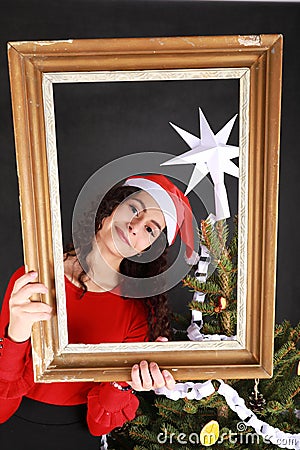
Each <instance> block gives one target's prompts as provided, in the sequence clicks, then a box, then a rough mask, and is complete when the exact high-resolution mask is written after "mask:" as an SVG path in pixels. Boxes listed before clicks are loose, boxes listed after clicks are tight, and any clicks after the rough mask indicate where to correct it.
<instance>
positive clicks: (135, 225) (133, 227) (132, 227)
mask: <svg viewBox="0 0 300 450" xmlns="http://www.w3.org/2000/svg"><path fill="white" fill-rule="evenodd" d="M141 226H142V222H141V221H139V220H138V219H136V218H134V219H132V221H131V222H129V224H128V229H129V232H130V233H132V234H134V235H136V233H137V232H138V231H139V229H140V227H141Z"/></svg>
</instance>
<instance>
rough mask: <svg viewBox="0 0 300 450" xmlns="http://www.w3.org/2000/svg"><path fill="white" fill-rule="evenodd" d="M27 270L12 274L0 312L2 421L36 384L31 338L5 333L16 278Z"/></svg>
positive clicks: (0, 413)
mask: <svg viewBox="0 0 300 450" xmlns="http://www.w3.org/2000/svg"><path fill="white" fill-rule="evenodd" d="M24 273H25V270H24V267H20V268H19V269H18V270H17V271H16V272H15V273H14V274H13V276H12V277H11V279H10V281H9V284H8V287H7V290H6V293H5V296H4V300H3V304H2V311H1V316H0V405H1V407H0V423H3V422H5V420H7V419H8V418H9V417H10V416H11V415H12V414H13V413H14V412H15V411H16V410H17V408H18V407H19V405H20V402H21V399H22V396H23V395H25V394H26V393H27V392H28V391H29V389H30V388H31V387H32V385H33V372H32V360H31V346H30V340H28V341H26V342H22V343H16V342H13V341H11V340H10V339H9V338H8V337H7V335H6V332H7V326H8V323H9V299H10V296H11V292H12V290H13V287H14V284H15V281H16V280H17V279H18V278H19V277H20V276H22V275H24Z"/></svg>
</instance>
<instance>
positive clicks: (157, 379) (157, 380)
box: [149, 362, 165, 389]
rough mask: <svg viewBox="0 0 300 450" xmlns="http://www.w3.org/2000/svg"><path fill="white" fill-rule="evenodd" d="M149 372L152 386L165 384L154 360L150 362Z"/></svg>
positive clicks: (156, 386)
mask: <svg viewBox="0 0 300 450" xmlns="http://www.w3.org/2000/svg"><path fill="white" fill-rule="evenodd" d="M149 367H150V372H151V376H152V379H153V385H154V386H153V388H154V389H156V388H161V387H163V386H164V385H165V379H164V377H163V375H162V373H161V371H160V369H159V367H158V365H157V364H156V363H155V362H151V363H150V365H149Z"/></svg>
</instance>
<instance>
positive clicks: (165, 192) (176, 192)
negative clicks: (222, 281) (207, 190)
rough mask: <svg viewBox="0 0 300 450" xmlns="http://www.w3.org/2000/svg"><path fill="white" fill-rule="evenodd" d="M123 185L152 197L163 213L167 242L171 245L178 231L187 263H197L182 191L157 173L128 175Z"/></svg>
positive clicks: (188, 210)
mask: <svg viewBox="0 0 300 450" xmlns="http://www.w3.org/2000/svg"><path fill="white" fill-rule="evenodd" d="M124 186H135V187H137V188H140V189H142V190H143V191H146V192H148V194H150V195H151V196H152V197H153V198H154V200H155V201H156V202H157V203H158V205H159V207H160V209H161V210H162V212H163V214H164V218H165V221H166V226H167V240H168V244H169V245H172V244H173V243H174V242H175V239H176V236H177V234H178V233H179V235H180V237H181V239H182V241H183V242H184V243H185V245H186V251H185V260H186V262H187V264H190V265H194V264H197V262H198V261H199V255H198V253H197V252H195V250H194V230H193V213H192V208H191V205H190V202H189V200H188V198H187V197H186V196H185V195H184V194H183V192H181V190H180V189H178V187H177V186H175V184H173V183H172V181H170V180H169V179H168V178H167V177H165V176H164V175H158V174H155V175H142V176H138V175H137V176H132V177H129V178H127V180H126V181H125V183H124Z"/></svg>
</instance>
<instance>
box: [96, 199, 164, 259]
mask: <svg viewBox="0 0 300 450" xmlns="http://www.w3.org/2000/svg"><path fill="white" fill-rule="evenodd" d="M165 226H166V222H165V218H164V215H163V213H162V211H161V209H160V208H159V206H158V204H157V203H156V201H155V200H154V199H153V198H152V197H151V195H150V194H148V193H147V192H145V191H138V192H136V193H134V194H132V195H131V196H129V197H127V198H126V199H125V200H124V201H123V202H122V203H121V204H120V205H118V206H117V208H116V209H115V210H114V211H113V213H112V214H111V215H110V216H109V217H106V218H105V219H103V221H102V228H101V230H99V231H98V232H97V234H96V238H97V242H98V246H99V248H100V251H101V248H103V246H105V247H106V248H107V249H109V250H110V251H111V252H112V253H114V254H115V255H119V256H121V257H122V258H128V257H130V256H134V255H136V254H138V253H140V252H142V251H143V250H145V249H146V248H147V247H149V246H150V245H151V244H153V242H154V241H155V240H156V239H157V238H158V236H159V235H160V233H161V232H162V230H163V229H164V228H165Z"/></svg>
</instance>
